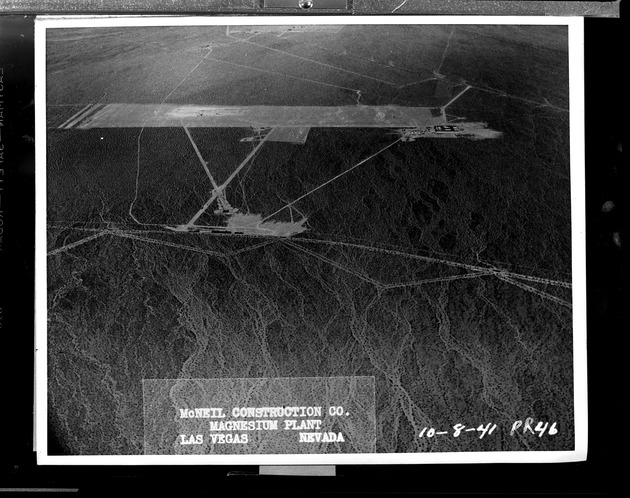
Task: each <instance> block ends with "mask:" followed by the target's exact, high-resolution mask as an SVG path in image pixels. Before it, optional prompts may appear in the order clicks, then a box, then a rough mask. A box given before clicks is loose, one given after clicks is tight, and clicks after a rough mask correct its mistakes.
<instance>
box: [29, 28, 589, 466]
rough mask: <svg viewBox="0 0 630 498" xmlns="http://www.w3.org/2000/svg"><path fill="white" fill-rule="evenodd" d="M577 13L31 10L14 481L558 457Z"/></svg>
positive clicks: (579, 313) (573, 178) (577, 296)
mask: <svg viewBox="0 0 630 498" xmlns="http://www.w3.org/2000/svg"><path fill="white" fill-rule="evenodd" d="M581 23H582V20H581V19H577V18H527V17H521V18H493V19H487V18H480V17H478V18H473V19H467V18H461V17H447V16H445V17H441V18H430V17H413V16H410V17H404V18H403V17H400V18H398V17H389V18H386V19H383V18H361V17H352V18H340V17H317V18H314V17H310V18H308V19H307V18H301V19H296V18H292V17H275V18H274V17H266V18H257V19H254V18H242V17H241V18H238V17H233V18H214V19H199V18H188V19H187V18H182V19H176V20H175V19H170V20H169V19H166V20H163V19H159V18H145V19H125V20H116V19H107V20H102V19H101V20H85V19H84V20H68V19H56V20H55V19H38V20H37V21H36V43H37V45H38V52H37V58H38V59H37V60H36V63H37V65H36V71H37V79H36V85H37V87H36V92H37V94H36V96H37V98H38V99H39V100H38V107H37V108H36V112H37V113H38V114H37V121H36V126H37V130H38V133H37V135H36V137H37V141H38V142H37V147H38V148H37V163H36V171H37V176H36V182H37V183H36V188H37V191H36V193H37V204H36V217H37V218H36V229H37V231H36V237H37V245H36V276H37V282H36V299H37V301H36V334H37V335H36V341H37V357H36V361H37V364H36V366H37V382H36V388H37V405H36V415H37V432H36V437H37V452H38V461H39V462H40V463H50V464H55V463H59V462H63V463H66V464H67V463H74V462H76V463H88V464H89V463H99V464H100V463H108V464H116V463H131V462H133V463H139V464H153V463H155V464H163V463H180V462H185V463H207V464H218V463H225V462H230V463H243V464H251V463H260V462H262V461H264V462H269V463H270V464H282V465H285V464H292V463H296V462H299V463H304V464H344V463H436V462H439V463H441V462H454V463H467V462H550V461H575V460H583V459H584V458H585V456H586V436H587V420H586V361H585V357H586V338H585V336H586V334H585V274H584V220H583V218H582V216H583V215H582V214H581V213H582V211H581V210H582V209H583V203H584V199H583V195H584V192H583V184H584V171H583V169H584V164H583V161H584V158H583V153H582V146H583V144H582V142H583V138H582V133H583V123H582V109H581V107H580V106H581V91H582V85H583V81H582V67H581V64H582V59H581V52H580V51H581V50H582V47H581V46H580V43H581V30H582V24H581ZM36 100H37V99H36ZM41 102H45V104H43V105H41ZM83 457H89V458H87V459H84V458H83Z"/></svg>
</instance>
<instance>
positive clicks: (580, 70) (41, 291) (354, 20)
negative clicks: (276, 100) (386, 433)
mask: <svg viewBox="0 0 630 498" xmlns="http://www.w3.org/2000/svg"><path fill="white" fill-rule="evenodd" d="M284 24H286V25H295V24H299V25H316V24H327V25H331V24H337V25H369V24H392V25H401V24H427V25H431V24H449V25H453V24H475V25H483V24H490V25H564V26H567V27H568V34H569V123H570V171H571V173H570V175H571V238H572V302H573V310H572V314H573V377H574V378H573V380H574V427H575V446H574V450H571V451H531V452H527V451H488V452H454V453H370V454H334V455H333V454H312V455H294V454H291V455H199V456H189V455H174V456H162V455H158V456H153V455H90V456H85V455H76V456H74V455H72V456H57V455H49V454H48V444H47V440H48V430H47V425H48V399H47V394H48V392H47V386H48V358H47V275H46V268H47V266H46V260H47V257H46V32H47V30H49V29H58V28H89V27H149V26H181V27H184V26H227V25H230V26H239V25H245V26H254V25H284ZM35 102H36V108H35V130H36V132H35V137H36V142H35V144H36V145H35V160H36V163H35V164H36V175H35V196H36V202H35V424H34V448H35V450H36V452H37V463H38V464H39V465H349V464H352V465H376V464H387V465H391V464H453V463H455V464H458V463H551V462H573V461H583V460H585V459H586V456H587V446H588V412H587V361H586V359H587V355H586V247H585V244H586V238H585V230H586V227H585V176H584V175H585V173H584V169H585V168H584V162H585V154H584V19H583V18H582V17H550V16H548V17H533V16H439V17H438V16H427V17H424V16H391V17H390V16H321V17H320V16H317V17H311V16H307V17H301V16H286V17H285V16H282V17H276V16H273V17H272V16H269V17H267V16H261V17H248V16H244V17H168V16H159V17H145V16H129V17H126V16H121V17H118V16H114V17H106V16H38V17H37V18H36V20H35Z"/></svg>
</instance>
